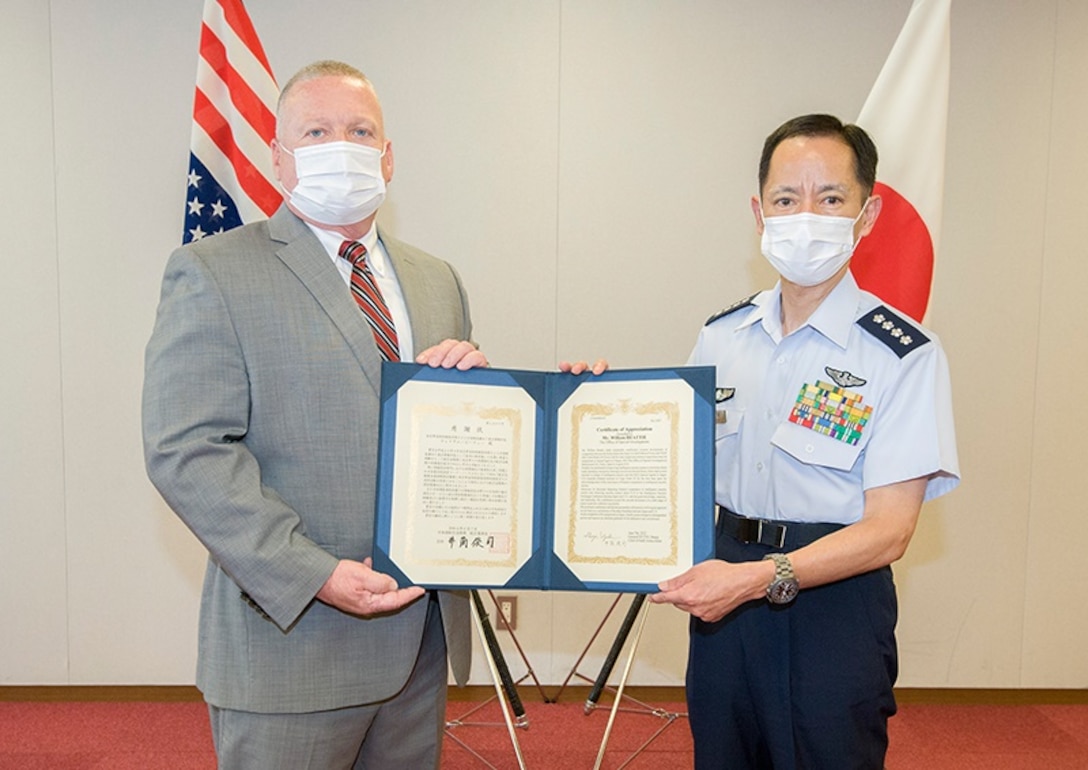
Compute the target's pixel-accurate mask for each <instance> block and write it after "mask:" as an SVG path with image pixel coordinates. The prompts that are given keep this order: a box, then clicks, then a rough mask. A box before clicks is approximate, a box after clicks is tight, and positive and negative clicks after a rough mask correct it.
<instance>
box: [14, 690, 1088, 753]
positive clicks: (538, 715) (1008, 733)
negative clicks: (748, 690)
mask: <svg viewBox="0 0 1088 770" xmlns="http://www.w3.org/2000/svg"><path fill="white" fill-rule="evenodd" d="M474 705H475V704H473V703H469V702H451V703H450V707H449V715H450V718H451V719H457V718H462V719H463V720H464V721H465V722H471V723H473V724H462V725H460V726H457V727H454V728H453V730H452V732H453V735H454V736H456V737H457V738H458V739H460V740H461V741H463V742H465V743H467V744H468V745H469V746H471V747H472V748H473V749H474V750H475V751H477V752H479V753H480V754H481V755H482V756H483V757H484V758H485V759H486V760H487V761H488V762H490V763H491V764H492V765H494V766H495V767H497V768H501V769H503V770H505V768H516V767H517V762H516V759H515V756H514V752H513V749H512V748H511V746H510V740H509V737H508V735H507V730H506V726H505V724H504V722H503V721H502V717H501V712H500V711H499V708H498V705H497V704H496V703H494V702H492V703H490V704H488V705H487V706H486V707H485V708H483V709H481V710H480V711H478V712H476V713H475V714H472V715H469V716H465V714H466V712H467V711H469V709H471V708H472V707H473V706H474ZM608 705H609V704H602V707H601V708H599V709H598V710H596V711H594V712H593V713H592V714H590V715H589V716H584V715H583V713H582V705H581V703H580V702H572V703H561V704H544V703H540V702H531V701H526V704H525V707H526V715H527V717H528V718H529V727H528V729H526V730H518V738H519V742H520V744H521V747H522V752H523V756H524V759H525V765H526V767H527V768H548V769H552V768H558V769H559V770H579V769H580V768H592V767H593V763H594V761H595V759H596V756H597V749H598V746H599V745H600V741H601V736H602V735H603V733H604V729H605V726H606V723H607V721H608V710H607V707H608ZM625 705H626V703H625ZM658 705H660V706H661V707H662V708H663V709H664V710H665V711H666V712H669V711H680V710H682V708H683V706H682V705H681V704H676V703H672V704H658ZM480 722H488V723H491V725H492V726H478V725H476V724H475V723H480ZM665 723H666V722H665V720H662V719H659V718H657V717H654V716H646V715H643V714H639V713H630V712H621V713H620V714H619V716H618V717H617V719H616V723H615V726H614V727H613V731H612V735H611V738H610V740H609V744H608V753H607V754H606V757H605V762H604V765H603V766H604V767H606V768H610V769H611V770H615V769H616V768H618V767H619V766H620V765H621V763H623V762H624V761H625V760H627V759H628V757H629V756H630V755H631V753H632V752H633V751H634V750H635V749H636V748H637V747H638V746H639V745H641V744H642V743H643V742H644V741H645V740H646V739H647V738H648V737H649V736H650V735H651V734H652V733H653V731H654V730H656V729H657V728H658V727H660V726H661V725H663V724H665ZM887 764H888V768H889V770H944V769H945V768H948V769H949V770H952V769H954V770H976V769H977V770H983V769H984V770H1014V769H1015V770H1074V769H1076V770H1085V768H1088V706H1086V705H1064V706H1063V705H1017V706H1008V705H1002V706H981V705H923V704H917V703H908V704H904V705H902V706H901V707H900V713H899V715H898V716H897V717H895V718H894V719H893V720H892V722H891V749H890V751H889V754H888V763H887ZM442 766H443V768H444V770H445V769H448V770H482V769H483V768H486V767H487V765H486V764H484V763H483V762H481V761H480V760H479V759H477V758H475V757H473V756H472V754H470V753H469V752H468V751H466V750H465V749H464V748H462V747H461V746H459V745H458V744H457V743H456V742H455V741H453V740H452V739H451V738H450V737H447V738H446V745H445V749H444V759H443V765H442ZM690 766H691V737H690V734H689V732H688V725H687V720H686V719H684V718H679V719H677V720H676V721H674V722H673V723H672V724H671V725H669V726H668V727H667V728H666V729H665V731H664V732H663V733H662V734H661V735H660V736H659V737H658V738H657V739H656V740H654V741H653V742H652V743H651V744H650V745H649V747H647V748H646V749H645V750H644V751H643V752H642V753H641V754H640V755H639V756H638V757H637V758H636V759H634V760H633V761H631V762H630V764H628V765H626V767H628V768H632V770H639V769H641V770H648V769H649V768H656V769H661V768H664V769H666V770H667V769H669V768H686V767H690ZM0 768H2V770H190V769H191V770H214V768H215V757H214V754H213V753H212V749H211V736H210V732H209V729H208V719H207V711H206V710H205V707H204V705H203V704H202V703H197V702H180V703H177V702H174V703H158V702H76V703H73V702H37V701H35V702H0Z"/></svg>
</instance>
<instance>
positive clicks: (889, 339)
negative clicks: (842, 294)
mask: <svg viewBox="0 0 1088 770" xmlns="http://www.w3.org/2000/svg"><path fill="white" fill-rule="evenodd" d="M857 325H858V326H860V327H861V328H862V329H864V330H865V331H867V332H869V334H871V335H873V336H874V337H876V338H877V339H878V340H880V341H881V342H883V343H884V344H885V345H887V346H888V347H889V348H890V349H891V351H892V352H893V353H895V354H896V355H897V356H899V357H900V358H902V357H903V356H905V355H906V354H907V353H909V352H911V351H912V350H914V349H916V348H920V347H921V346H922V345H925V344H926V343H927V342H929V337H927V336H926V335H925V332H923V331H922V330H921V329H920V328H918V327H917V326H915V325H914V323H912V322H911V321H908V320H906V319H904V318H903V317H902V316H900V315H899V314H897V313H894V312H892V311H891V310H890V309H889V308H888V306H887V305H877V306H876V307H874V308H873V309H872V310H870V311H869V312H867V313H866V314H865V315H863V316H862V317H861V318H859V319H858V320H857Z"/></svg>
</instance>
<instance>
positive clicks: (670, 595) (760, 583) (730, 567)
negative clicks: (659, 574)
mask: <svg viewBox="0 0 1088 770" xmlns="http://www.w3.org/2000/svg"><path fill="white" fill-rule="evenodd" d="M773 577H774V564H773V563H772V562H769V561H755V562H744V563H743V564H733V563H731V562H727V561H722V560H720V559H711V560H710V561H704V562H701V563H699V564H696V565H695V566H694V567H692V568H691V569H689V570H688V571H687V572H684V573H683V574H681V575H677V576H676V577H674V578H670V579H668V580H665V581H663V582H661V583H659V584H658V588H660V589H661V593H657V594H650V601H651V602H654V603H656V604H665V603H668V604H673V605H675V606H676V607H677V608H678V609H681V610H683V611H684V612H690V613H691V614H692V615H694V616H695V617H697V618H699V620H705V621H706V622H708V623H714V622H715V621H718V620H721V619H722V618H724V617H725V616H726V615H728V614H729V613H730V612H732V611H733V610H735V609H736V608H737V607H739V606H740V605H741V604H743V603H744V602H747V601H750V600H752V599H759V598H762V597H763V596H765V595H766V591H767V586H768V585H769V584H770V582H771V580H772V578H773Z"/></svg>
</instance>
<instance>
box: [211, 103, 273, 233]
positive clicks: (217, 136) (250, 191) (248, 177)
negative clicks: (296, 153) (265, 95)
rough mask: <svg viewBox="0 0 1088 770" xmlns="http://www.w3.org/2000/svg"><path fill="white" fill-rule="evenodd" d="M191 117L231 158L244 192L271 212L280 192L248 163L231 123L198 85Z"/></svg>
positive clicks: (265, 210) (267, 211) (265, 211)
mask: <svg viewBox="0 0 1088 770" xmlns="http://www.w3.org/2000/svg"><path fill="white" fill-rule="evenodd" d="M193 120H194V121H196V123H197V124H199V125H200V127H201V128H203V129H204V131H205V133H207V134H208V136H209V137H211V139H212V141H213V142H215V145H216V147H218V148H219V150H220V152H222V153H223V155H225V156H226V157H227V158H228V159H229V160H230V164H231V166H233V167H234V174H235V176H236V177H237V179H238V184H239V185H241V187H242V189H243V190H244V191H245V193H246V195H248V196H249V197H250V199H251V200H252V201H253V202H254V203H255V204H257V206H258V207H259V208H260V209H261V211H263V212H264V213H265V214H267V215H269V216H271V215H272V212H274V211H275V210H276V209H277V208H279V205H280V203H282V202H283V195H281V194H280V192H279V190H277V189H276V188H275V187H274V186H273V185H272V184H271V183H269V181H268V180H267V179H265V177H264V175H263V174H262V173H261V172H260V171H258V170H257V169H256V168H255V167H254V166H253V164H252V163H250V161H249V159H248V158H247V157H246V156H245V153H243V152H242V151H241V150H240V149H239V148H238V145H237V144H236V143H235V141H234V132H233V131H232V130H231V127H230V123H229V122H228V121H227V119H226V118H224V117H223V115H222V113H220V112H219V110H218V109H216V107H215V105H214V104H212V102H211V100H210V99H208V97H207V96H205V94H204V92H203V91H201V90H200V88H199V87H198V88H197V89H196V98H195V99H194V101H193Z"/></svg>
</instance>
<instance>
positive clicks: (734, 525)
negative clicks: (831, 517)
mask: <svg viewBox="0 0 1088 770" xmlns="http://www.w3.org/2000/svg"><path fill="white" fill-rule="evenodd" d="M844 526H845V525H844V524H823V523H811V522H807V521H772V520H771V519H748V518H745V517H744V516H738V515H737V514H735V513H733V512H732V511H731V510H729V509H728V508H722V507H721V506H720V505H719V506H718V532H719V534H720V533H725V534H727V535H729V536H731V537H732V538H733V539H734V540H736V541H737V542H740V543H759V544H760V545H766V546H770V547H771V548H786V547H788V548H791V549H793V548H800V547H802V546H805V545H808V544H809V543H812V542H814V541H816V540H819V539H820V538H821V537H823V536H824V535H830V534H831V533H832V532H835V531H836V530H839V529H842V528H843V527H844Z"/></svg>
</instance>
